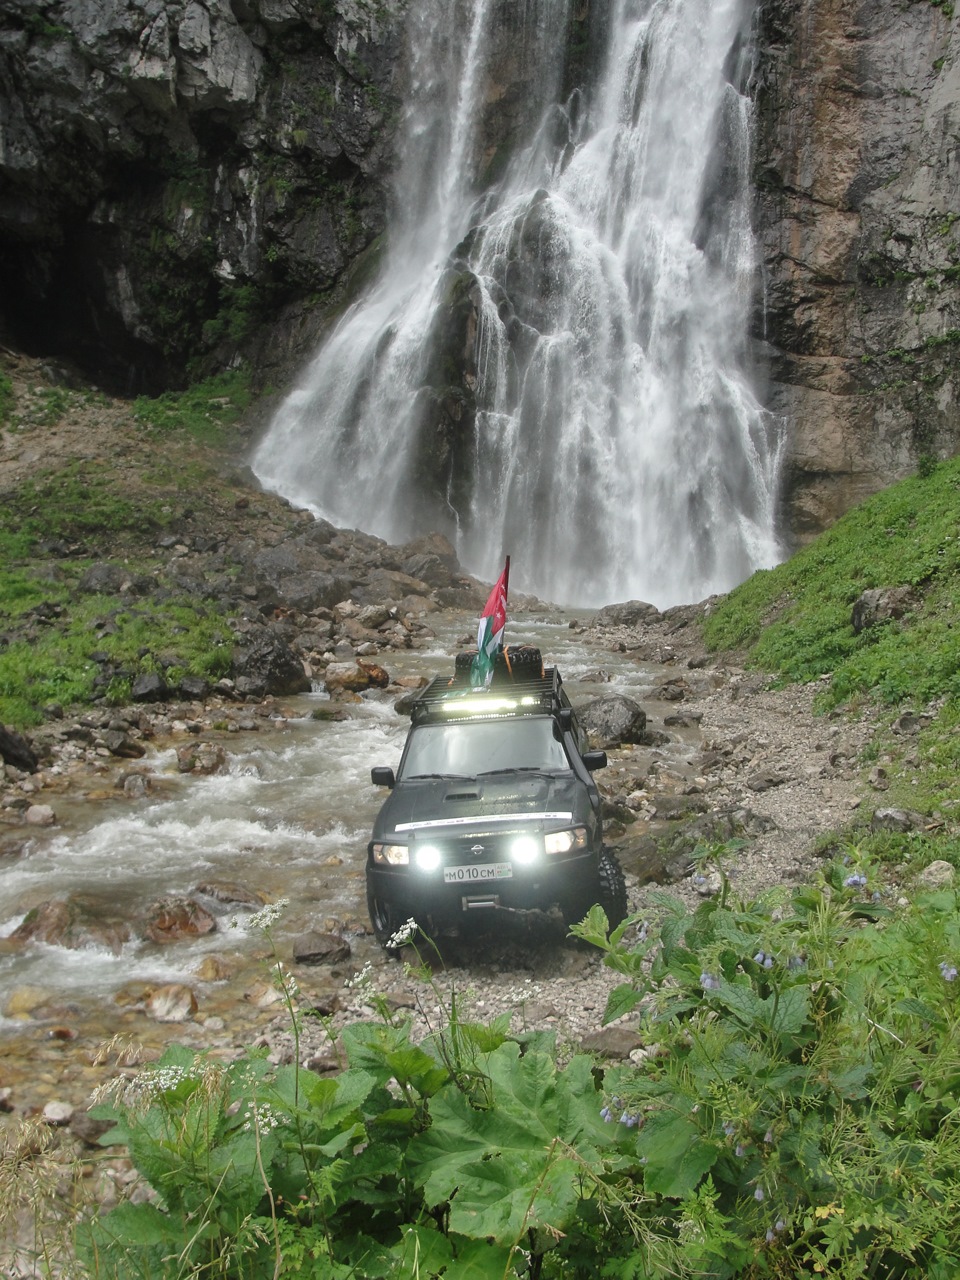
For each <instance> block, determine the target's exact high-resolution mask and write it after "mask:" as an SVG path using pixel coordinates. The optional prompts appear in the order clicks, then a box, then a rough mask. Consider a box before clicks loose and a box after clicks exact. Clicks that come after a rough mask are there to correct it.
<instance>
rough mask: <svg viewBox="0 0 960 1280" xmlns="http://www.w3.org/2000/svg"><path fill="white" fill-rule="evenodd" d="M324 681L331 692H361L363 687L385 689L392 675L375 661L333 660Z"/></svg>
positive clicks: (324, 674)
mask: <svg viewBox="0 0 960 1280" xmlns="http://www.w3.org/2000/svg"><path fill="white" fill-rule="evenodd" d="M323 682H324V684H325V685H326V687H327V690H328V691H329V692H330V693H341V692H347V693H359V692H360V691H361V690H362V689H371V688H376V689H385V688H386V687H387V685H388V684H389V683H390V676H389V675H388V673H387V672H386V671H385V670H384V669H383V667H381V666H378V665H377V663H375V662H363V661H358V662H331V663H330V665H329V666H328V667H327V669H326V670H325V671H324V673H323Z"/></svg>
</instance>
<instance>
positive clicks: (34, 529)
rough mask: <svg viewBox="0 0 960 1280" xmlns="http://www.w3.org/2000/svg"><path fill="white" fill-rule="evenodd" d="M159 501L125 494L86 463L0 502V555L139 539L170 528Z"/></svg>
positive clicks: (25, 485) (41, 479) (38, 481)
mask: <svg viewBox="0 0 960 1280" xmlns="http://www.w3.org/2000/svg"><path fill="white" fill-rule="evenodd" d="M166 519H167V518H166V515H165V513H164V511H163V504H162V503H161V502H160V501H159V500H156V501H154V500H146V501H145V500H144V499H143V498H142V497H138V498H132V497H128V496H126V495H125V494H123V493H122V492H121V491H120V490H119V487H118V485H117V483H116V481H115V479H113V478H112V477H111V476H110V474H109V473H108V472H106V471H104V470H103V469H98V468H97V467H96V466H93V465H91V464H90V463H86V462H73V463H71V464H70V465H69V466H67V467H64V468H63V469H62V470H60V471H57V472H52V473H49V474H47V475H44V476H40V477H38V478H37V479H34V480H26V481H24V482H23V483H22V484H21V485H19V486H18V487H17V489H16V490H15V491H13V492H10V493H7V494H6V495H5V496H4V498H3V500H2V501H0V550H2V551H4V552H5V559H9V558H18V559H19V558H21V557H23V556H24V555H27V554H29V552H30V550H31V549H32V548H33V547H35V545H36V544H37V543H38V542H44V541H51V540H65V541H68V542H69V541H72V540H74V539H81V540H82V539H86V538H90V537H93V538H95V539H106V540H108V541H109V539H110V538H111V537H112V536H113V535H116V534H122V533H136V534H138V535H140V534H142V533H144V532H146V531H149V530H157V529H159V528H162V527H163V525H164V524H165V523H166Z"/></svg>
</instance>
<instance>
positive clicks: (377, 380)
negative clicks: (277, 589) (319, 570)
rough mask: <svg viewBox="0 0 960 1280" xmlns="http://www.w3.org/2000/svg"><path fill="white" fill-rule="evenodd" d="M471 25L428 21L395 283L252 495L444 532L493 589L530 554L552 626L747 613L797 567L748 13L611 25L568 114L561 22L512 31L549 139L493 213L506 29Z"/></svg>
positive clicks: (404, 168)
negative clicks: (759, 241)
mask: <svg viewBox="0 0 960 1280" xmlns="http://www.w3.org/2000/svg"><path fill="white" fill-rule="evenodd" d="M464 6H465V7H464V8H461V6H460V5H457V4H451V3H450V2H449V0H430V2H429V3H427V2H426V0H424V3H422V4H419V5H417V6H414V7H412V9H415V10H416V12H413V11H411V17H410V21H411V23H412V24H413V26H414V28H415V29H414V30H412V31H411V49H412V50H413V51H414V53H413V54H412V61H411V76H410V92H409V96H408V106H407V110H406V115H405V120H404V124H403V128H402V130H401V138H402V148H403V149H402V153H401V163H400V166H399V176H398V180H397V190H396V205H397V207H396V212H395V215H394V228H393V234H392V240H391V247H390V251H389V254H388V258H387V262H386V265H385V269H384V272H383V274H382V276H381V278H380V280H379V281H378V283H377V284H376V285H375V286H374V287H373V288H372V289H371V290H370V292H369V293H368V294H367V295H366V296H365V297H363V298H361V299H360V301H359V302H358V303H356V304H355V306H354V307H353V308H352V309H351V310H350V311H349V312H348V313H347V315H346V316H345V317H344V318H343V320H342V321H341V322H340V324H339V325H338V326H337V328H336V329H335V330H334V332H333V333H332V334H331V336H330V337H329V339H328V340H327V342H326V343H325V345H324V346H323V348H322V350H321V351H320V353H319V354H318V356H317V357H316V359H315V361H314V363H313V365H312V367H311V368H310V369H309V370H308V372H307V374H306V377H305V379H304V381H303V383H302V385H301V386H300V387H299V388H298V389H297V390H295V391H294V392H293V393H292V394H291V395H290V396H289V397H288V398H287V400H286V402H285V403H284V405H283V406H282V408H281V410H280V411H279V413H278V415H277V417H276V420H275V421H274V423H273V424H272V426H271V429H270V431H269V432H268V434H267V435H266V437H265V438H264V440H263V442H262V444H261V445H260V448H259V449H258V451H257V454H256V457H255V459H254V468H255V470H256V472H257V474H258V475H259V477H260V478H261V480H262V481H263V482H264V483H265V484H266V485H267V486H269V487H272V488H275V489H277V490H279V491H280V492H282V493H284V494H286V495H287V496H288V497H290V498H291V499H292V500H293V501H295V502H298V503H300V504H302V505H304V506H307V507H310V508H311V509H312V510H314V511H315V512H316V513H318V514H320V515H322V516H324V517H326V518H328V519H330V520H332V521H333V522H334V523H337V524H354V525H360V526H361V527H363V528H366V529H368V530H370V531H371V532H374V533H377V534H379V535H380V536H383V537H385V538H387V539H389V540H391V541H400V540H404V539H405V538H408V537H410V536H412V535H413V534H415V533H419V532H424V531H426V530H427V529H429V528H437V527H440V528H444V529H445V531H447V532H449V533H450V534H451V536H452V537H453V538H454V540H455V542H456V545H457V550H458V553H459V554H460V558H461V561H462V563H463V564H464V565H465V566H466V567H467V568H469V569H470V570H471V571H473V572H475V573H477V574H478V575H480V576H482V577H485V578H491V577H493V576H495V573H496V572H497V571H498V569H499V566H500V565H501V564H502V559H503V555H504V553H510V554H511V555H512V557H513V561H512V563H513V584H514V586H516V587H519V588H521V589H524V590H529V591H535V592H536V593H537V594H539V595H541V596H544V597H546V598H548V599H552V600H556V601H562V602H566V603H579V604H585V605H587V604H602V603H606V602H609V601H612V600H617V599H624V598H626V597H628V596H639V597H642V598H644V599H647V600H650V601H652V602H654V603H656V604H658V605H660V606H661V607H665V606H666V605H669V604H673V603H678V602H683V601H692V600H698V599H702V598H703V597H705V596H707V595H709V594H711V593H713V592H717V591H725V590H729V589H730V588H731V587H732V586H734V585H735V584H736V583H737V582H739V581H741V580H742V579H743V578H744V577H746V576H748V574H749V573H750V572H752V571H753V570H754V569H756V568H759V567H767V566H770V565H772V564H774V563H776V561H777V560H778V558H779V547H778V542H777V537H776V531H775V523H776V522H775V516H776V510H775V508H776V490H777V474H778V461H779V451H780V443H781V440H780V430H779V424H778V423H777V422H776V421H775V420H774V419H773V418H772V417H771V415H770V414H769V413H767V412H766V411H765V410H764V408H763V407H762V405H761V404H760V402H759V401H758V399H757V397H756V395H755V394H754V391H753V390H752V386H751V369H750V345H749V339H748V327H749V317H750V312H751V307H752V301H753V299H752V291H753V287H754V280H755V260H754V245H753V238H752V234H751V229H750V216H749V214H750V186H749V164H750V115H751V107H750V101H749V98H748V97H747V95H746V92H745V88H744V82H745V80H746V79H747V74H748V71H749V30H750V24H751V20H752V10H753V0H611V9H610V13H609V15H608V16H607V20H606V22H605V24H604V25H605V32H606V37H605V42H606V46H607V47H606V50H605V52H604V54H603V57H602V64H601V65H602V71H601V73H600V74H599V76H598V78H597V81H596V84H595V85H594V86H593V87H592V88H591V90H590V92H589V94H588V93H586V92H581V91H577V92H575V93H574V94H573V95H572V96H571V97H570V98H569V99H568V101H567V102H566V104H565V105H564V106H562V107H561V106H559V105H557V97H558V94H559V90H560V83H561V75H562V61H563V59H562V51H563V48H564V43H565V39H566V37H567V34H568V26H569V16H570V15H569V14H568V12H567V6H566V4H565V3H562V2H560V0H554V2H553V3H550V2H549V0H527V3H526V4H525V5H521V6H512V7H511V10H510V12H511V15H512V17H511V19H510V20H511V21H514V22H517V23H518V24H519V25H518V28H517V31H516V33H515V45H516V50H517V51H516V53H515V55H514V56H515V59H517V60H519V61H520V62H521V63H522V64H523V66H524V67H526V68H528V69H529V68H538V69H539V73H538V74H530V73H529V72H528V73H527V74H525V75H524V76H522V77H521V81H520V82H521V83H522V84H523V86H524V91H525V93H526V95H527V96H526V101H525V102H524V103H523V105H522V108H521V109H518V110H517V111H516V112H515V114H516V117H517V118H518V119H523V120H529V121H531V125H532V127H531V130H530V136H529V137H528V139H527V140H526V142H525V144H524V145H523V146H515V147H514V150H513V155H512V159H511V162H510V163H509V165H508V166H506V169H505V172H504V173H503V175H502V176H501V178H500V180H499V182H498V183H497V184H496V185H495V186H491V187H490V188H489V189H488V190H487V191H486V192H483V193H478V191H477V190H476V186H475V182H476V179H475V174H476V173H477V171H478V169H479V155H478V153H479V150H480V141H481V139H480V136H479V132H478V131H479V127H480V126H479V121H480V118H481V115H482V112H483V110H484V108H485V104H486V103H487V100H488V97H489V96H490V94H489V90H490V84H491V68H490V67H489V66H488V65H487V59H488V58H489V56H490V53H489V51H490V49H491V47H492V46H493V44H494V40H493V39H492V35H493V32H494V26H495V24H497V23H502V22H504V21H505V20H506V19H505V18H504V16H503V12H502V9H501V8H498V7H497V6H496V4H495V0H464ZM517 8H519V10H520V12H519V13H517ZM587 98H589V101H587ZM451 365H453V366H454V368H453V370H452V371H451Z"/></svg>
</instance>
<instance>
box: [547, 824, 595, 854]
mask: <svg viewBox="0 0 960 1280" xmlns="http://www.w3.org/2000/svg"><path fill="white" fill-rule="evenodd" d="M543 847H544V849H545V850H546V851H547V853H569V852H570V850H571V849H585V848H586V847H587V828H586V827H574V828H573V829H572V830H571V831H551V832H550V834H549V835H547V836H544V837H543Z"/></svg>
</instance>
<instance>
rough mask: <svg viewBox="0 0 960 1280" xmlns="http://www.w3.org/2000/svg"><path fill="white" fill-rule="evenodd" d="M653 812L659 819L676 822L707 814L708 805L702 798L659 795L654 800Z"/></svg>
mask: <svg viewBox="0 0 960 1280" xmlns="http://www.w3.org/2000/svg"><path fill="white" fill-rule="evenodd" d="M651 799H652V803H653V811H654V813H655V815H656V816H657V817H658V818H663V819H666V820H667V821H671V822H672V821H676V820H677V819H678V818H688V817H689V816H690V815H691V814H693V813H706V812H707V809H708V805H707V802H706V800H704V798H703V797H702V796H697V795H693V796H671V795H657V796H653V797H652V798H651Z"/></svg>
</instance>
